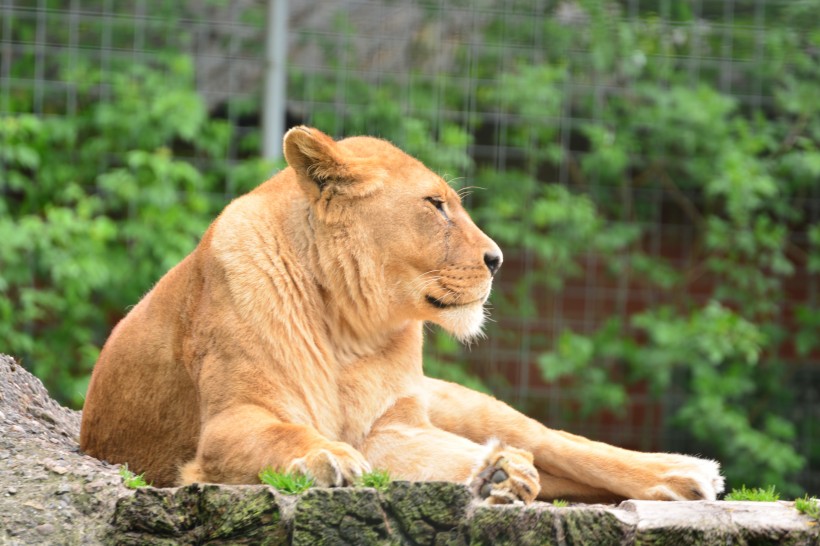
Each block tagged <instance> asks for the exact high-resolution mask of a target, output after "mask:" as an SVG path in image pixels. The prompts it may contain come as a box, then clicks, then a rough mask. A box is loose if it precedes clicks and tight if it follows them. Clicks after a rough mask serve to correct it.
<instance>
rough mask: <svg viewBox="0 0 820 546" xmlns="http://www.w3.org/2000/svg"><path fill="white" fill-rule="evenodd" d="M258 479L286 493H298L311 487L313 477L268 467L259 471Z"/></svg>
mask: <svg viewBox="0 0 820 546" xmlns="http://www.w3.org/2000/svg"><path fill="white" fill-rule="evenodd" d="M259 481H261V482H262V483H264V484H266V485H270V486H271V487H273V488H274V489H276V490H277V491H280V492H282V493H284V494H286V495H298V494H300V493H303V492H305V491H307V490H308V489H310V488H311V487H313V485H314V483H315V481H314V479H313V478H311V477H309V476H306V475H304V474H298V473H294V472H278V471H276V470H274V469H272V468H270V467H268V468H265V469H263V470H262V471H261V472H260V473H259Z"/></svg>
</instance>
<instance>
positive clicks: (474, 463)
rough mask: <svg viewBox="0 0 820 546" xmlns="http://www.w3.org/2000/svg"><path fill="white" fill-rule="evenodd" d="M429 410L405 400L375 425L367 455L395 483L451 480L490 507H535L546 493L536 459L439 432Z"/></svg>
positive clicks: (494, 443)
mask: <svg viewBox="0 0 820 546" xmlns="http://www.w3.org/2000/svg"><path fill="white" fill-rule="evenodd" d="M424 414H425V410H424V408H423V406H422V405H421V404H420V403H419V402H418V401H417V400H416V399H414V398H403V399H401V400H399V401H398V402H397V403H396V404H395V405H394V406H393V407H392V408H390V409H389V410H388V411H387V412H386V413H385V414H384V415H383V416H382V417H381V418H380V419H379V420H378V421H377V422H376V423H375V425H374V426H373V428H372V430H371V432H370V434H369V435H368V437H367V439H366V441H365V445H364V447H363V448H362V451H363V452H364V454H365V455H366V456H367V459H368V461H369V462H370V464H371V465H372V466H373V468H379V469H385V470H387V471H388V472H390V475H391V476H392V477H393V478H394V479H401V480H412V481H451V482H457V483H463V484H465V485H467V486H468V487H470V489H471V491H472V492H473V494H474V495H475V496H476V497H478V498H481V499H483V500H484V501H485V502H487V503H488V504H507V503H514V502H531V501H532V500H534V499H535V497H536V496H537V495H538V492H539V490H540V485H539V478H538V471H537V470H536V469H535V466H534V465H533V457H532V454H531V453H529V452H527V451H524V450H522V449H518V448H515V447H511V446H508V445H506V444H503V443H501V442H499V441H497V440H495V441H490V442H487V443H486V444H485V445H481V444H477V443H475V442H472V441H470V440H468V439H466V438H463V437H460V436H457V435H454V434H451V433H449V432H445V431H443V430H440V429H437V428H435V427H434V426H432V424H430V422H429V420H427V418H426V416H425V415H424Z"/></svg>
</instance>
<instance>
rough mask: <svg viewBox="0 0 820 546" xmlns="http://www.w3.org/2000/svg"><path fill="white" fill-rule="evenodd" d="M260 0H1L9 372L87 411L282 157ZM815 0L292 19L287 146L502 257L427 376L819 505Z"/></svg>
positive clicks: (598, 0) (425, 10)
mask: <svg viewBox="0 0 820 546" xmlns="http://www.w3.org/2000/svg"><path fill="white" fill-rule="evenodd" d="M265 9H266V8H265V2H263V1H261V0H237V1H235V2H227V1H219V0H186V1H182V2H163V1H159V0H129V1H124V0H123V1H114V2H112V1H111V0H88V1H86V0H83V1H79V0H73V1H72V2H63V1H56V0H55V1H52V0H39V1H38V2H22V3H21V2H13V1H11V0H4V1H3V2H2V3H0V33H1V35H2V42H0V62H2V65H0V351H3V352H6V353H9V354H13V355H16V356H18V357H19V358H21V359H22V360H23V362H24V365H25V366H26V367H28V368H29V369H31V370H32V371H34V373H36V374H37V375H38V376H39V377H41V378H42V379H43V381H44V382H45V383H46V385H47V386H48V388H49V389H50V391H51V392H52V394H53V395H54V396H55V397H57V398H58V399H59V400H60V401H62V402H64V403H67V404H70V405H72V406H74V407H80V406H81V405H82V400H83V395H84V393H85V390H86V386H87V382H88V378H89V374H90V371H91V369H92V366H93V364H94V361H95V358H96V356H97V354H98V352H99V348H100V347H101V345H102V343H103V342H104V341H105V338H106V336H107V335H108V333H109V332H110V330H111V328H112V327H113V325H114V324H116V322H117V321H118V320H119V319H120V318H121V317H122V316H123V314H124V313H125V312H127V310H128V308H129V306H131V305H133V304H134V303H135V302H136V301H138V299H139V298H140V296H141V295H142V294H144V293H145V292H146V291H147V290H149V289H150V287H151V286H152V285H153V283H155V282H156V281H157V280H158V279H159V278H160V276H161V275H162V274H163V273H164V272H165V271H167V270H168V269H169V268H170V267H171V266H172V265H174V264H175V263H176V262H178V261H179V260H180V259H181V258H182V257H183V256H184V255H185V254H187V253H188V252H190V251H191V250H192V249H193V247H194V246H195V245H196V243H197V241H198V238H199V237H200V236H201V234H202V233H203V231H204V229H205V228H206V227H207V225H208V223H209V222H210V221H211V219H212V218H213V217H214V216H215V215H216V214H217V213H218V212H219V211H220V210H221V209H222V207H224V206H225V204H226V203H227V202H228V201H229V200H230V199H231V198H232V197H234V196H236V195H238V194H241V193H243V192H245V191H247V190H249V189H250V188H252V187H254V186H255V185H257V184H258V183H260V182H261V181H263V180H264V179H266V178H267V177H268V176H270V175H271V174H272V173H273V172H275V171H276V169H277V168H281V167H282V165H281V164H271V163H266V162H265V161H263V160H261V159H259V146H260V140H261V137H260V132H259V123H260V121H259V120H260V105H261V100H260V95H261V92H262V79H263V74H264V69H265V66H264V65H265V63H264V60H263V53H262V52H263V47H264V40H265V28H264V24H265ZM818 13H820V1H818V0H789V1H786V0H783V1H764V0H756V1H752V0H749V1H740V0H737V1H735V0H688V1H685V0H681V1H672V0H665V1H664V0H656V1H647V0H640V1H639V0H624V1H619V2H615V1H603V0H578V1H574V2H571V1H563V2H556V1H548V0H542V1H526V2H524V1H515V0H506V1H502V0H495V1H493V0H460V1H457V0H451V1H447V2H443V1H441V2H439V1H436V0H414V1H409V2H393V1H391V0H344V1H340V2H335V3H326V2H318V1H308V0H305V1H304V2H301V1H300V2H298V6H296V5H291V13H290V32H289V36H288V41H289V47H290V55H289V66H288V75H289V76H288V102H287V116H288V125H293V124H296V123H301V122H304V123H309V124H312V125H315V126H317V127H319V128H321V129H322V130H324V131H326V132H328V133H330V134H333V135H335V136H338V137H341V136H346V135H353V134H370V135H376V136H381V137H384V138H387V139H390V140H391V141H393V142H394V143H396V144H397V145H399V146H400V147H402V148H404V149H405V150H407V151H408V152H409V153H411V154H413V155H415V156H416V157H418V158H419V159H421V160H422V161H424V162H425V163H427V164H428V165H429V166H430V167H432V168H433V169H435V170H436V171H438V172H440V173H441V174H442V175H444V176H445V177H447V178H448V180H450V179H452V181H453V184H454V185H456V186H459V187H466V186H474V187H475V188H474V189H473V190H472V194H471V196H470V197H469V198H468V200H467V204H468V207H469V208H470V210H471V211H472V213H473V215H474V217H475V218H476V220H477V222H478V223H479V225H480V226H481V227H482V228H483V229H484V230H485V231H486V232H487V233H488V234H490V235H491V236H492V237H493V238H495V239H496V240H497V241H498V242H499V244H500V245H501V246H502V248H503V249H504V251H505V257H506V264H505V267H504V269H503V270H502V274H501V276H500V279H499V282H498V283H497V285H498V286H497V287H496V290H495V293H494V295H493V298H492V304H493V317H494V319H495V322H494V323H493V324H492V325H491V326H490V328H489V329H488V339H487V340H485V341H482V342H480V343H477V344H475V345H473V346H472V347H471V348H468V349H465V348H461V347H459V346H458V345H457V344H456V343H455V342H453V341H452V340H451V339H449V338H448V337H447V336H446V335H443V334H442V333H441V332H438V331H437V330H431V331H430V334H429V335H428V351H427V352H428V354H427V360H426V362H427V364H426V365H427V368H428V372H429V373H432V374H435V375H439V376H442V377H446V378H449V379H453V380H456V381H460V382H463V383H466V384H468V385H471V386H474V387H477V388H481V389H484V390H488V391H492V392H494V393H495V394H497V395H498V396H500V397H502V398H504V399H505V400H507V401H509V402H510V403H512V404H514V405H515V406H517V407H519V408H520V409H522V410H524V411H526V412H528V413H530V414H531V415H533V416H535V417H537V418H539V419H541V420H542V421H544V422H545V423H547V424H549V425H550V426H554V427H561V428H567V429H569V430H572V431H574V432H577V433H581V434H585V435H588V436H591V437H594V438H597V439H601V440H605V441H609V442H613V443H616V444H619V445H623V446H626V447H631V448H637V449H644V450H649V449H654V450H674V451H681V452H687V453H699V454H703V455H706V456H710V457H715V458H717V459H719V460H720V461H721V462H722V463H723V465H724V468H725V471H726V474H727V476H728V478H729V481H730V485H732V486H735V487H738V486H740V485H741V484H746V485H748V486H758V485H768V484H775V485H777V486H778V487H779V488H780V490H782V491H784V493H786V494H787V495H798V494H802V492H803V491H808V492H810V493H813V494H817V493H820V306H819V305H818V301H819V300H820V294H819V293H818V289H820V281H819V280H818V278H819V277H820V276H819V275H818V272H820V115H818V114H820V100H818V97H820V27H819V26H818V25H817V24H816V21H817V19H816V16H817V14H818Z"/></svg>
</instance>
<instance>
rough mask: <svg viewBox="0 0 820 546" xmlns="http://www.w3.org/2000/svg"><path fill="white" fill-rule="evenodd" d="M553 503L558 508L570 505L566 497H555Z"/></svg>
mask: <svg viewBox="0 0 820 546" xmlns="http://www.w3.org/2000/svg"><path fill="white" fill-rule="evenodd" d="M552 505H553V506H556V507H558V508H566V507H567V506H569V501H568V500H564V499H555V500H553V501H552Z"/></svg>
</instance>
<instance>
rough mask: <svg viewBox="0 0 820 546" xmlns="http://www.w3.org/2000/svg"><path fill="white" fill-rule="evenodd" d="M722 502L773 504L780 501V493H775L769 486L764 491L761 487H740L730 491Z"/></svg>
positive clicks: (773, 488) (771, 486)
mask: <svg viewBox="0 0 820 546" xmlns="http://www.w3.org/2000/svg"><path fill="white" fill-rule="evenodd" d="M723 500H728V501H757V502H774V501H778V500H780V493H778V492H777V491H775V487H774V486H773V485H770V486H769V487H767V488H766V489H763V488H762V487H750V488H749V489H746V486H745V485H743V486H741V488H740V489H732V491H731V493H729V494H727V495H726V496H725V497H724V498H723Z"/></svg>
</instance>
